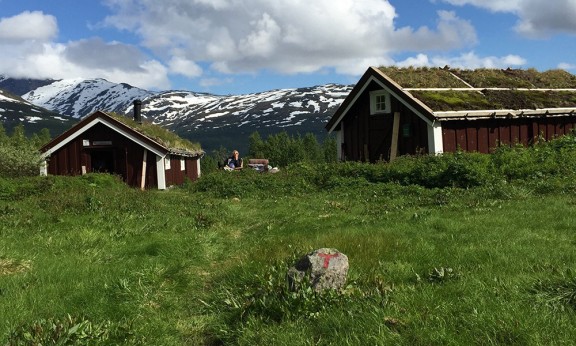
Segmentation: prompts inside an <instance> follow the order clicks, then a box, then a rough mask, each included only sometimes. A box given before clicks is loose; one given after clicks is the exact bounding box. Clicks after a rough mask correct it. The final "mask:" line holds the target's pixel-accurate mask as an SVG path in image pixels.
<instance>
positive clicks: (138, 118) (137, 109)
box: [134, 100, 142, 124]
mask: <svg viewBox="0 0 576 346" xmlns="http://www.w3.org/2000/svg"><path fill="white" fill-rule="evenodd" d="M141 111H142V101H140V100H134V121H135V122H137V123H138V124H142V114H141Z"/></svg>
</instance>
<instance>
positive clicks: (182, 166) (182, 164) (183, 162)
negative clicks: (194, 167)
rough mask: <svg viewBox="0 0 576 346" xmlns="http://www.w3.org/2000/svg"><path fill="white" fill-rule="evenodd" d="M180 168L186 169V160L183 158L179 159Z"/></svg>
mask: <svg viewBox="0 0 576 346" xmlns="http://www.w3.org/2000/svg"><path fill="white" fill-rule="evenodd" d="M180 170H181V171H185V170H186V160H184V159H180Z"/></svg>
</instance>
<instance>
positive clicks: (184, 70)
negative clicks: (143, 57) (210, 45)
mask: <svg viewBox="0 0 576 346" xmlns="http://www.w3.org/2000/svg"><path fill="white" fill-rule="evenodd" d="M168 66H169V68H170V73H172V74H181V75H183V76H186V77H190V78H194V77H199V76H201V75H202V68H201V67H200V66H198V65H197V64H196V63H195V62H194V61H190V60H187V59H184V58H180V57H176V56H175V57H173V58H172V59H170V62H169V63H168Z"/></svg>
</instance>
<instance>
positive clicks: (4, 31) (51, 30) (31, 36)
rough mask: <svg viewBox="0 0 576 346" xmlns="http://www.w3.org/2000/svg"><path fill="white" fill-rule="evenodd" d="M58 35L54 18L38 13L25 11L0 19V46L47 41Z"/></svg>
mask: <svg viewBox="0 0 576 346" xmlns="http://www.w3.org/2000/svg"><path fill="white" fill-rule="evenodd" d="M57 34H58V24H57V21H56V18H55V17H54V16H51V15H46V14H44V13H42V12H39V11H34V12H30V11H25V12H22V13H20V14H18V15H16V16H13V17H7V18H0V44H1V43H9V42H21V41H27V40H35V41H42V42H45V41H49V40H51V39H53V38H54V37H55V36H56V35H57Z"/></svg>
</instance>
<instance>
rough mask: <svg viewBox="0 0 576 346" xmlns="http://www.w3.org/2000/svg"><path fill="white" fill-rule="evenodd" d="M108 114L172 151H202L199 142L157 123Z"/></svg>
mask: <svg viewBox="0 0 576 346" xmlns="http://www.w3.org/2000/svg"><path fill="white" fill-rule="evenodd" d="M106 114H107V115H109V116H110V117H112V118H114V119H115V120H117V121H119V122H121V123H123V124H124V125H126V126H128V127H130V128H131V129H132V130H134V131H137V132H139V133H141V134H143V135H145V136H146V137H148V138H150V139H153V140H154V141H156V142H158V143H159V144H161V145H162V146H164V147H166V148H168V149H169V150H170V151H171V152H174V153H179V152H180V153H184V152H192V153H201V152H202V148H201V146H200V144H199V143H195V142H191V141H189V140H187V139H184V138H182V137H180V136H178V135H177V134H175V133H174V132H172V131H169V130H168V129H165V128H164V127H162V126H160V125H156V124H153V123H151V122H146V121H144V122H142V124H139V123H137V122H136V121H134V120H133V119H132V118H129V117H126V116H123V115H118V114H114V113H112V114H111V113H106Z"/></svg>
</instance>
